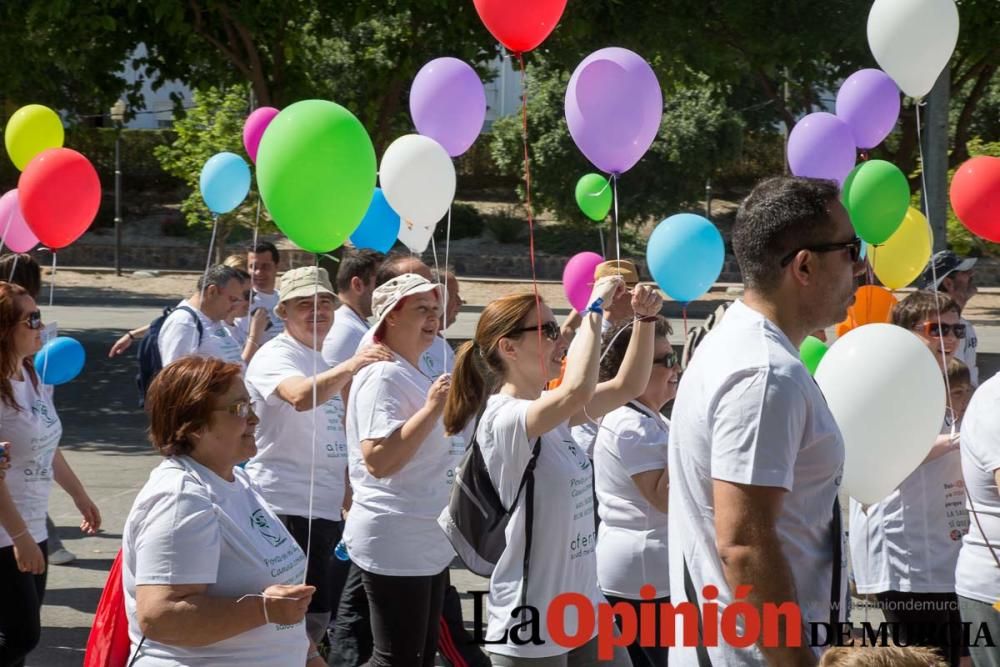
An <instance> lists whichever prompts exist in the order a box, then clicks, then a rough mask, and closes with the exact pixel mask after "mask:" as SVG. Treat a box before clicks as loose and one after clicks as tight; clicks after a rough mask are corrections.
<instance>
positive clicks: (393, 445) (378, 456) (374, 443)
mask: <svg viewBox="0 0 1000 667" xmlns="http://www.w3.org/2000/svg"><path fill="white" fill-rule="evenodd" d="M450 386H451V376H450V375H448V374H447V373H446V374H444V375H441V376H440V377H438V378H437V379H436V380H434V384H432V385H431V388H430V391H429V392H428V393H427V402H426V403H424V405H423V407H421V408H420V409H419V410H417V412H416V414H414V415H413V416H412V417H410V418H409V419H407V420H406V422H405V423H404V424H403V425H402V426H401V427H399V428H398V429H396V430H395V431H393V432H392V434H390V435H389V436H387V437H385V438H382V439H380V440H362V441H361V455H362V456H363V457H364V459H365V467H366V468H367V469H368V472H369V473H370V474H371V475H372V476H374V477H377V478H382V477H386V476H387V475H391V474H393V473H394V472H397V471H398V470H400V469H401V468H402V467H403V466H405V465H406V464H407V463H409V462H410V459H412V458H413V455H414V454H416V453H417V450H418V449H420V445H422V444H423V443H424V440H426V439H427V436H428V435H430V434H431V431H433V430H434V426H435V425H436V424H437V423H438V421H440V420H441V413H442V412H443V411H444V402H445V398H446V397H447V396H448V388H449V387H450Z"/></svg>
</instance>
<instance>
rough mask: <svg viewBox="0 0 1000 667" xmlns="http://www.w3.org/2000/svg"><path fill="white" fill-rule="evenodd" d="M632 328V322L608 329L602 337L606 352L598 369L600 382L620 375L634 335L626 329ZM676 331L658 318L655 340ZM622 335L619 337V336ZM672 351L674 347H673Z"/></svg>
mask: <svg viewBox="0 0 1000 667" xmlns="http://www.w3.org/2000/svg"><path fill="white" fill-rule="evenodd" d="M631 328H632V322H626V323H625V324H623V325H621V326H619V327H614V328H613V329H608V330H607V331H605V332H604V335H603V336H602V337H601V338H602V339H603V340H602V341H601V347H602V348H603V349H605V350H606V352H605V353H604V358H603V359H602V360H601V367H600V369H598V382H607V381H608V380H610V379H612V378H613V377H614V376H616V375H617V374H618V369H619V368H621V366H622V361H624V360H625V352H626V351H627V350H628V344H629V340H630V339H631V338H632V334H631V332H629V331H626V329H631ZM673 332H674V330H673V329H672V328H671V327H670V321H669V320H667V318H665V317H664V316H663V315H657V316H656V324H655V325H654V328H653V338H654V339H658V338H666V337H668V336H669V335H670V334H672V333H673ZM619 333H621V335H620V336H619V335H618V334H619ZM671 349H672V346H671Z"/></svg>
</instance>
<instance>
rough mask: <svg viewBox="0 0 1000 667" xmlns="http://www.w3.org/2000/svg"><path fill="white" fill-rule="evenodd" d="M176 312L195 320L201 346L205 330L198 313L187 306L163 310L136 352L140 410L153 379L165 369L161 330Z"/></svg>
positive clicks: (150, 326) (150, 325) (152, 323)
mask: <svg viewBox="0 0 1000 667" xmlns="http://www.w3.org/2000/svg"><path fill="white" fill-rule="evenodd" d="M175 310H183V311H185V312H187V313H190V315H191V317H193V318H194V324H195V326H196V327H198V344H199V345H201V338H202V335H203V334H204V329H203V328H202V326H201V318H200V317H198V313H196V312H194V310H192V309H191V308H188V307H187V306H167V307H166V308H164V309H163V314H162V315H160V316H159V317H157V318H156V319H155V320H153V321H152V322H151V323H150V324H149V331H147V332H146V335H145V336H143V338H142V340H141V341H139V347H138V349H137V350H136V359H137V360H138V362H139V372H138V373H136V375H135V383H136V384H137V385H138V387H139V407H140V408H141V407H143V406H144V405H145V403H146V392H147V391H148V390H149V385H150V384H151V383H152V382H153V378H154V377H156V374H157V373H159V372H160V370H161V369H162V368H163V358H162V357H160V345H159V338H160V329H162V328H163V323H164V322H166V321H167V317H169V316H170V314H171V313H172V312H174V311H175Z"/></svg>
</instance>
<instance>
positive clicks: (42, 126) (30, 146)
mask: <svg viewBox="0 0 1000 667" xmlns="http://www.w3.org/2000/svg"><path fill="white" fill-rule="evenodd" d="M3 138H4V143H5V144H7V154H8V155H10V159H11V162H13V163H14V166H15V167H17V168H18V169H19V170H21V171H24V168H25V167H27V166H28V163H29V162H31V158H33V157H35V156H36V155H38V154H39V153H41V152H42V151H44V150H46V149H49V148H61V147H62V145H63V139H64V134H63V124H62V121H61V120H60V119H59V115H58V114H56V112H55V111H53V110H52V109H50V108H48V107H44V106H42V105H41V104H29V105H28V106H26V107H21V108H20V109H18V110H17V111H15V112H14V115H13V116H11V117H10V120H9V121H8V122H7V127H6V129H5V130H4V136H3Z"/></svg>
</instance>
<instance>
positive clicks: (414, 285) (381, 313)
mask: <svg viewBox="0 0 1000 667" xmlns="http://www.w3.org/2000/svg"><path fill="white" fill-rule="evenodd" d="M434 291H436V292H437V295H438V299H439V300H443V299H444V288H443V287H442V286H441V285H440V284H438V283H432V282H431V281H429V280H427V279H426V278H424V277H423V276H418V275H417V274H415V273H404V274H403V275H401V276H396V277H395V278H393V279H392V280H388V281H386V282H384V283H382V284H381V285H379V286H378V287H376V288H375V291H374V292H373V293H372V316H373V317H374V318H375V324H374V325H373V326H372V331H374V332H375V333H376V335H377V334H378V333H379V329H380V328H381V326H382V322H383V321H384V320H385V318H386V316H387V315H388V314H389V313H391V312H392V311H393V309H394V308H395V307H396V306H397V305H399V302H400V301H402V300H403V299H404V298H406V297H408V296H414V295H416V294H423V293H424V292H434Z"/></svg>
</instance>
